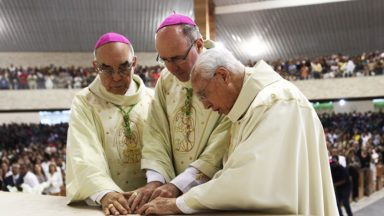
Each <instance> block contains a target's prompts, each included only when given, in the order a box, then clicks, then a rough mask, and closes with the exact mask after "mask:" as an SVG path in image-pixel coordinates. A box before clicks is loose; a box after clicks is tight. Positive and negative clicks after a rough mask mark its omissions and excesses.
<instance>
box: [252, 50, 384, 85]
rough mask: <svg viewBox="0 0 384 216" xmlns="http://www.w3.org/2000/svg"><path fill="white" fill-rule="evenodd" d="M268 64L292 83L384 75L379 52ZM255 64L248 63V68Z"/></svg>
mask: <svg viewBox="0 0 384 216" xmlns="http://www.w3.org/2000/svg"><path fill="white" fill-rule="evenodd" d="M268 63H269V64H270V65H272V66H273V67H274V69H275V71H277V72H278V73H279V74H280V75H281V76H283V77H284V78H285V79H287V80H290V81H295V80H308V79H331V78H341V77H359V76H374V75H384V52H379V51H376V52H372V53H362V54H361V55H356V56H346V55H342V54H334V55H330V56H322V57H317V58H313V59H309V58H299V59H289V60H280V59H278V60H274V61H270V62H268ZM255 64H256V62H251V61H249V62H248V63H247V65H248V66H253V65H255Z"/></svg>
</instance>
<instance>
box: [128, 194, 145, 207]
mask: <svg viewBox="0 0 384 216" xmlns="http://www.w3.org/2000/svg"><path fill="white" fill-rule="evenodd" d="M142 197H143V195H142V193H139V194H137V196H136V197H135V200H134V201H133V203H132V206H131V209H132V210H133V211H135V210H136V208H137V207H138V205H139V203H140V202H141V199H142Z"/></svg>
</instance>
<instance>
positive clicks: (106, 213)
mask: <svg viewBox="0 0 384 216" xmlns="http://www.w3.org/2000/svg"><path fill="white" fill-rule="evenodd" d="M104 214H105V215H110V214H111V212H110V211H109V208H108V207H106V208H104Z"/></svg>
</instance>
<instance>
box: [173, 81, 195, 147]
mask: <svg viewBox="0 0 384 216" xmlns="http://www.w3.org/2000/svg"><path fill="white" fill-rule="evenodd" d="M183 90H185V92H186V98H185V102H184V106H183V107H181V108H180V110H179V111H177V113H176V115H175V118H174V131H175V136H174V143H175V144H176V150H177V151H179V152H189V151H191V150H192V149H193V145H194V143H195V118H194V115H195V113H196V111H195V109H194V108H193V106H192V93H193V91H192V89H191V88H185V87H184V88H183Z"/></svg>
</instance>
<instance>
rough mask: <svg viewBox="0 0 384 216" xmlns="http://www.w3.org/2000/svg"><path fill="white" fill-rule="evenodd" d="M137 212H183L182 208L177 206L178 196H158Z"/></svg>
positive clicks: (147, 213) (163, 213)
mask: <svg viewBox="0 0 384 216" xmlns="http://www.w3.org/2000/svg"><path fill="white" fill-rule="evenodd" d="M136 213H137V214H140V215H142V214H145V215H149V214H159V215H172V214H181V213H182V212H181V210H180V209H179V208H177V206H176V198H164V197H157V198H156V199H154V200H152V201H151V202H149V203H147V204H145V205H143V206H142V207H141V208H139V209H138V210H137V211H136Z"/></svg>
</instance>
